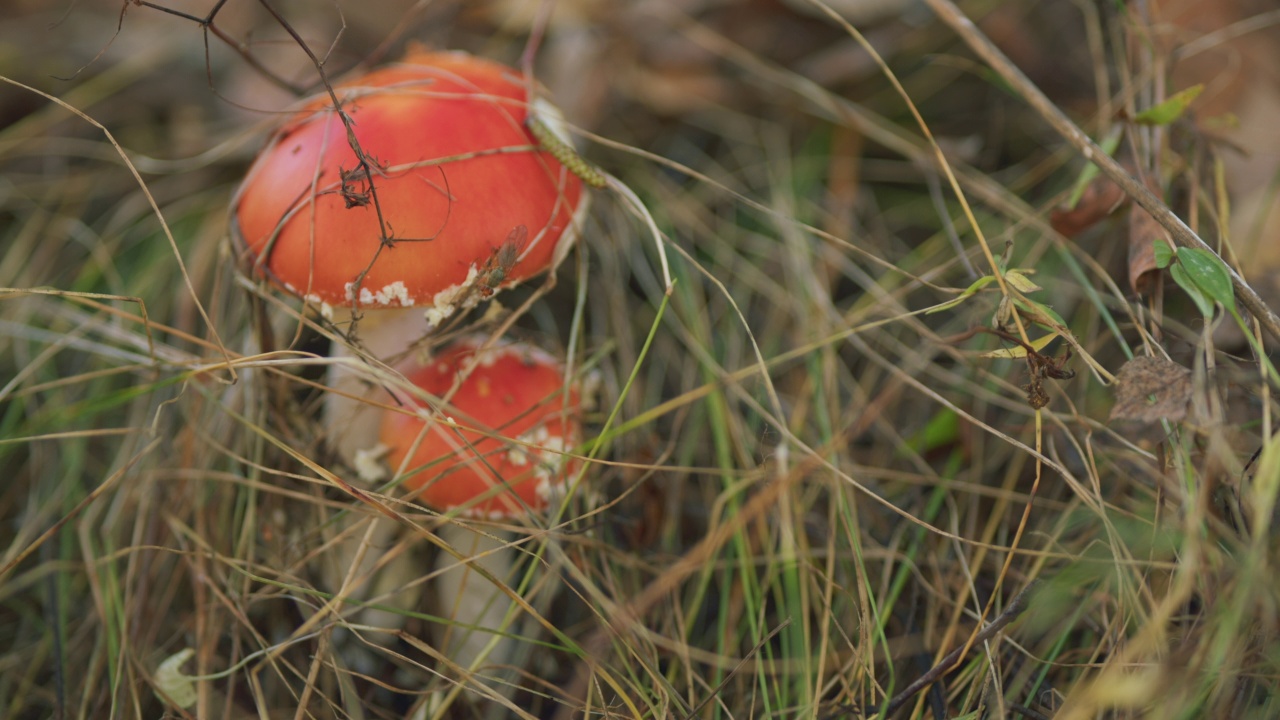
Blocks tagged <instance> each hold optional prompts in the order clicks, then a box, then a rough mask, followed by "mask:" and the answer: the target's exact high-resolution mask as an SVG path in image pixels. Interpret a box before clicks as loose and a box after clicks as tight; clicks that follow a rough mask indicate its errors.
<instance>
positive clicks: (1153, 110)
mask: <svg viewBox="0 0 1280 720" xmlns="http://www.w3.org/2000/svg"><path fill="white" fill-rule="evenodd" d="M1203 90H1204V85H1192V86H1191V87H1189V88H1187V89H1186V90H1183V91H1181V92H1179V93H1175V94H1174V95H1172V96H1170V97H1169V99H1167V100H1165V101H1164V102H1162V103H1159V104H1157V105H1152V106H1151V107H1149V108H1147V109H1146V110H1143V111H1142V112H1140V113H1138V114H1137V115H1136V116H1134V118H1133V121H1134V122H1136V123H1140V124H1142V125H1168V124H1169V123H1171V122H1173V121H1174V120H1177V119H1178V118H1180V117H1182V114H1183V113H1185V112H1186V111H1187V106H1189V105H1190V104H1191V101H1193V100H1195V99H1196V98H1197V97H1199V95H1200V93H1201V91H1203Z"/></svg>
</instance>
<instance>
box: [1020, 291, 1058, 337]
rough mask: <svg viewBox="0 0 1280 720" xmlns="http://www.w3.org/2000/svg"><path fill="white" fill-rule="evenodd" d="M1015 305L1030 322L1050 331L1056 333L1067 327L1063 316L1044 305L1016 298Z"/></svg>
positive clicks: (1027, 299)
mask: <svg viewBox="0 0 1280 720" xmlns="http://www.w3.org/2000/svg"><path fill="white" fill-rule="evenodd" d="M1013 304H1014V305H1015V306H1017V308H1018V309H1019V310H1021V311H1022V314H1023V315H1024V316H1025V317H1026V318H1027V319H1028V320H1030V321H1031V322H1033V323H1036V324H1038V325H1043V326H1045V327H1047V328H1049V329H1050V330H1054V331H1056V330H1058V328H1065V327H1066V326H1067V321H1066V320H1063V319H1062V316H1061V315H1059V314H1058V313H1056V312H1054V310H1053V308H1051V307H1049V306H1048V305H1045V304H1044V303H1038V302H1036V301H1035V300H1031V299H1030V298H1014V299H1013Z"/></svg>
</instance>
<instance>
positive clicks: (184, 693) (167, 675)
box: [155, 648, 196, 710]
mask: <svg viewBox="0 0 1280 720" xmlns="http://www.w3.org/2000/svg"><path fill="white" fill-rule="evenodd" d="M195 654H196V651H195V650H192V649H191V648H184V649H183V650H181V651H179V652H177V653H175V654H173V655H170V656H169V657H168V659H166V660H165V661H164V662H162V663H160V667H158V668H156V675H155V680H156V689H157V690H159V691H160V692H162V693H164V696H165V697H161V699H162V700H166V699H167V700H168V701H170V702H172V703H173V704H174V705H177V706H178V707H180V708H182V709H184V710H185V709H187V708H189V707H191V706H192V705H195V704H196V687H195V684H194V683H192V682H191V677H190V676H189V675H187V674H185V673H183V672H182V665H183V663H185V662H186V661H187V660H190V659H191V656H192V655H195ZM157 694H159V693H157Z"/></svg>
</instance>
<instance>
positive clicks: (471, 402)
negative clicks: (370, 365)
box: [382, 337, 580, 518]
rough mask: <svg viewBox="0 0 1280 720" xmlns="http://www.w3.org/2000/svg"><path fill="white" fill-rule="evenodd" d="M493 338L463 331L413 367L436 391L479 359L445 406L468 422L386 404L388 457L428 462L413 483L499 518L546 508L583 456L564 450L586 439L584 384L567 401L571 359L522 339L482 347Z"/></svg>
mask: <svg viewBox="0 0 1280 720" xmlns="http://www.w3.org/2000/svg"><path fill="white" fill-rule="evenodd" d="M484 341H485V339H484V338H482V337H474V338H468V339H464V340H462V341H459V342H458V343H455V344H454V345H451V346H450V347H449V348H448V349H446V350H445V351H444V352H442V353H440V354H439V355H438V356H437V357H436V358H435V359H434V360H433V361H432V362H431V363H429V364H427V365H426V366H424V367H421V368H418V369H416V370H413V371H410V372H407V373H406V377H407V378H408V379H409V380H411V381H412V382H413V383H414V384H415V385H417V386H418V387H420V388H422V389H423V390H425V391H426V392H428V393H430V394H432V395H436V396H443V395H444V394H446V393H447V392H448V391H449V390H450V388H452V387H453V385H454V382H455V380H456V378H457V377H458V374H459V373H460V372H462V371H463V370H465V369H466V368H468V367H470V366H471V365H472V364H473V363H474V364H475V369H474V370H473V371H472V372H471V374H470V375H469V376H467V378H466V380H464V381H463V382H462V384H461V385H460V386H459V388H458V390H457V391H456V392H455V393H454V395H453V397H452V399H451V401H450V404H449V409H448V410H446V411H445V412H446V414H448V415H450V417H451V418H452V419H453V420H455V421H456V422H457V424H458V426H459V427H458V428H454V427H451V426H449V425H446V424H443V423H441V422H439V421H438V419H435V420H427V419H426V418H425V417H422V416H415V415H410V414H406V413H400V412H390V413H387V414H386V416H385V417H384V419H383V422H382V443H383V444H384V445H386V446H387V447H388V448H389V452H388V453H387V462H388V463H389V464H390V465H391V467H393V468H399V467H405V468H408V469H409V470H411V471H412V470H413V469H415V468H423V469H422V470H421V471H419V472H416V473H413V474H411V475H410V476H409V477H408V479H407V480H406V481H405V487H406V488H409V489H413V490H417V491H419V492H418V498H419V499H421V500H422V501H423V502H424V503H426V504H427V505H430V506H431V507H434V508H437V509H439V510H451V509H454V508H465V509H466V512H467V514H469V515H473V516H480V517H490V518H504V517H511V516H516V515H522V514H524V513H525V511H526V510H532V511H539V510H543V509H545V508H546V507H547V506H548V505H549V504H550V503H551V502H553V501H554V500H555V499H556V498H557V497H559V494H560V493H561V492H563V489H564V484H565V483H566V482H567V481H568V479H569V477H571V476H572V474H573V472H574V466H575V465H576V463H572V462H567V461H566V458H567V456H566V455H565V454H564V453H565V452H566V451H567V450H569V449H570V448H572V447H573V446H574V445H576V444H577V443H578V438H579V425H578V413H579V411H580V405H579V392H578V388H577V387H574V386H571V387H570V388H569V391H568V397H567V400H568V404H567V405H566V404H565V400H566V397H565V392H564V367H563V365H561V364H560V363H559V362H557V361H556V359H555V358H553V357H551V355H549V354H548V353H546V352H544V351H542V350H539V349H538V348H535V347H532V346H529V345H523V344H515V343H509V344H499V345H495V346H493V347H490V348H488V349H486V350H484V351H480V347H481V345H482V344H483V343H484ZM478 352H480V353H481V354H480V355H479V358H480V359H479V362H474V358H476V357H477V353H478ZM408 404H410V405H412V402H411V401H410V403H408ZM428 426H429V429H427V430H426V433H425V435H424V434H423V429H424V428H425V427H428ZM461 428H468V429H461ZM419 436H421V437H422V439H421V441H419V439H418V438H419ZM415 442H417V443H418V445H417V448H416V450H415V451H414V454H413V457H412V458H409V460H408V462H407V463H405V462H404V461H405V457H406V456H407V455H408V453H409V450H410V449H411V448H412V447H413V444H414V443H415Z"/></svg>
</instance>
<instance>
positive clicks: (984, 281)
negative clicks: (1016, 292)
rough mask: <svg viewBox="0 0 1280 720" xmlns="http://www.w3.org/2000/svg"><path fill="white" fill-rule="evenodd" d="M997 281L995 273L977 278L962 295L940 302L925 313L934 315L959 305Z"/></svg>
mask: <svg viewBox="0 0 1280 720" xmlns="http://www.w3.org/2000/svg"><path fill="white" fill-rule="evenodd" d="M995 281H996V278H995V276H994V275H983V276H982V277H980V278H978V279H977V280H974V281H973V283H972V284H971V285H969V287H967V288H965V289H964V292H962V293H960V297H957V298H952V299H951V300H948V301H946V302H944V303H938V304H937V305H934V306H933V307H931V308H929V309H928V310H925V311H924V314H925V315H932V314H934V313H937V312H942V311H943V310H950V309H951V308H953V307H955V306H957V305H959V304H960V303H962V302H964V301H965V300H968V299H969V298H970V297H971V296H972V295H973V294H974V293H976V292H978V291H979V290H981V289H982V288H984V287H986V286H988V285H990V284H991V283H993V282H995Z"/></svg>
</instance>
